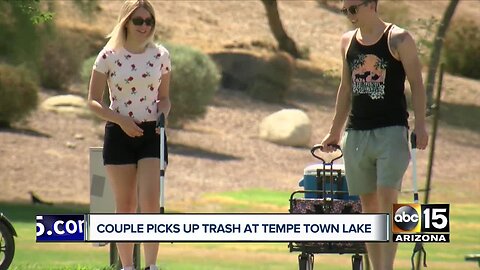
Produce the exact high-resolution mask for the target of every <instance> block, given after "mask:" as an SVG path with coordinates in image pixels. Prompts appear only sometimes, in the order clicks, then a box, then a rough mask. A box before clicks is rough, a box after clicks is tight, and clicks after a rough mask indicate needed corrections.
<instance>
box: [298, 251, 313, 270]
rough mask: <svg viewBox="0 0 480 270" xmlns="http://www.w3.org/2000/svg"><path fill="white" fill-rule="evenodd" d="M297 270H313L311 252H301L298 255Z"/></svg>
mask: <svg viewBox="0 0 480 270" xmlns="http://www.w3.org/2000/svg"><path fill="white" fill-rule="evenodd" d="M298 269H299V270H313V254H310V253H302V254H300V255H298Z"/></svg>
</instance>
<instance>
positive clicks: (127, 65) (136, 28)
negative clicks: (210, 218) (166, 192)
mask: <svg viewBox="0 0 480 270" xmlns="http://www.w3.org/2000/svg"><path fill="white" fill-rule="evenodd" d="M154 32H155V10H154V8H153V6H152V5H151V3H150V2H149V1H148V0H128V1H125V2H124V4H123V6H122V9H121V11H120V15H119V17H118V23H117V25H116V26H115V28H114V29H113V31H112V32H111V33H110V35H109V36H108V37H109V40H108V42H107V44H106V45H105V47H104V48H103V49H102V50H101V51H100V53H99V54H98V57H97V59H96V61H95V64H94V67H93V71H92V76H91V80H90V87H89V94H88V103H89V107H90V109H91V110H92V111H93V112H94V113H95V114H96V115H97V116H99V117H101V118H103V119H104V120H106V121H107V122H106V125H105V136H104V145H103V160H104V165H105V170H106V173H107V177H108V179H109V181H110V184H111V186H112V190H113V192H114V195H115V204H116V212H117V213H135V212H136V211H137V206H139V208H140V211H141V212H142V213H159V210H160V206H159V196H160V186H159V178H160V159H159V158H160V150H159V148H160V145H159V144H160V136H159V134H158V130H156V128H155V127H156V125H155V122H156V119H157V118H158V115H159V114H160V113H164V114H165V116H167V117H168V113H169V111H170V106H171V105H170V99H169V81H170V69H171V63H170V57H169V53H168V51H167V50H166V49H165V48H164V47H163V46H161V45H156V44H154V43H153V36H154ZM106 84H107V85H108V89H109V93H110V105H109V106H108V107H107V106H106V105H103V102H102V96H103V90H104V89H105V85H106ZM165 158H166V160H167V158H168V157H167V153H165ZM117 247H118V252H119V254H120V259H121V262H122V265H123V269H125V270H132V269H134V266H133V243H118V245H117ZM144 253H145V263H146V265H147V267H146V268H145V269H149V270H157V269H158V268H157V266H156V265H155V264H156V260H157V254H158V243H145V244H144Z"/></svg>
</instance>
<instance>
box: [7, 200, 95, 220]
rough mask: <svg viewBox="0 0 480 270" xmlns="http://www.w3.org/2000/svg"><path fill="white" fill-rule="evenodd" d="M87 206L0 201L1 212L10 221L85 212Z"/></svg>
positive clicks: (87, 210) (87, 208)
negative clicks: (37, 216) (44, 215)
mask: <svg viewBox="0 0 480 270" xmlns="http://www.w3.org/2000/svg"><path fill="white" fill-rule="evenodd" d="M89 211H90V210H89V206H88V205H82V204H68V203H65V204H58V205H39V204H28V203H11V202H0V212H2V213H3V214H4V215H5V216H6V217H7V218H8V219H9V220H10V221H12V222H32V223H34V222H35V216H36V215H42V214H86V213H89Z"/></svg>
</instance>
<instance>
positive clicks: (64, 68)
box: [39, 29, 86, 90]
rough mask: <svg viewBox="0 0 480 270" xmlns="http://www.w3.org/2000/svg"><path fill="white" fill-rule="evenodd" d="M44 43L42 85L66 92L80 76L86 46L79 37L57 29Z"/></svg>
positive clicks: (41, 62)
mask: <svg viewBox="0 0 480 270" xmlns="http://www.w3.org/2000/svg"><path fill="white" fill-rule="evenodd" d="M50 35H51V37H48V38H47V40H45V41H44V44H43V50H42V56H41V58H40V70H39V76H40V84H41V85H42V86H44V87H46V88H51V89H56V90H66V89H67V86H68V85H69V84H70V83H71V82H72V81H73V80H74V79H76V78H77V77H78V76H79V74H80V69H81V66H82V63H83V59H84V57H85V52H86V49H85V46H84V45H83V44H84V43H83V42H82V39H80V38H79V36H78V35H75V34H72V33H69V32H66V31H62V30H60V29H57V30H56V31H55V32H54V33H52V34H50Z"/></svg>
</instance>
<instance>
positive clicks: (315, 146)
mask: <svg viewBox="0 0 480 270" xmlns="http://www.w3.org/2000/svg"><path fill="white" fill-rule="evenodd" d="M329 146H332V147H333V148H335V152H334V153H336V152H337V151H339V152H340V155H337V156H335V157H332V159H331V160H330V162H326V161H325V153H324V152H323V145H321V144H315V145H314V146H313V147H312V149H311V150H310V152H311V153H312V155H313V156H314V157H316V158H318V159H320V160H321V161H322V162H323V163H326V164H332V163H333V162H334V161H335V160H337V159H340V158H341V157H343V151H342V148H340V145H338V144H329ZM318 150H320V152H321V153H323V154H317V153H316V152H317V151H318ZM322 155H323V157H322Z"/></svg>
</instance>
